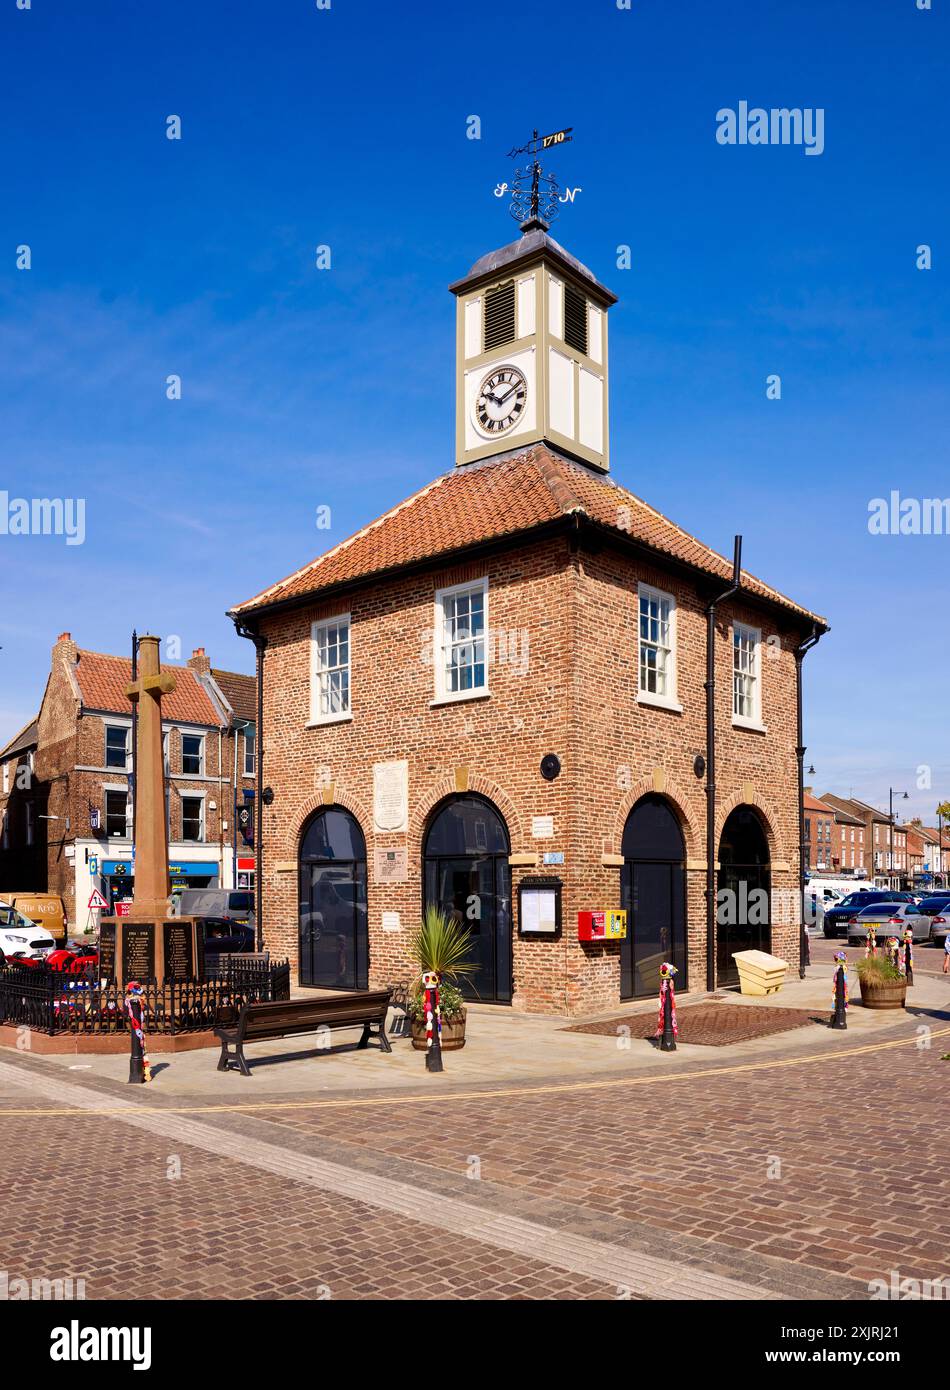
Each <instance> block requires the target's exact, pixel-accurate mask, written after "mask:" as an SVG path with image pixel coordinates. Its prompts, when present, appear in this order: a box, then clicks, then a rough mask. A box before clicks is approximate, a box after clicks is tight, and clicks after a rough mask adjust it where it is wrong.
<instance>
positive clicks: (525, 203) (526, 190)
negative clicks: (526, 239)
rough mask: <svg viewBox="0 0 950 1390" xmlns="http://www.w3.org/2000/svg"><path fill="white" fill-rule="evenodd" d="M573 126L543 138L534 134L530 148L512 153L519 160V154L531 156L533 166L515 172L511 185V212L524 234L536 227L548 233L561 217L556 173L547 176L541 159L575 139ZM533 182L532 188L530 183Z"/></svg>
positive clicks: (509, 155)
mask: <svg viewBox="0 0 950 1390" xmlns="http://www.w3.org/2000/svg"><path fill="white" fill-rule="evenodd" d="M573 129H574V127H573V126H570V125H569V126H567V127H565V129H564V130H555V131H553V132H552V133H551V134H550V135H539V134H538V132H537V131H534V133H533V135H532V136H531V139H530V140H529V141H528V143H527V144H526V145H521V146H520V147H519V148H518V149H512V150H509V151H508V157H509V158H510V159H515V158H517V156H518V155H519V154H528V155H531V163H530V164H525V165H522V167H521V168H520V169H516V170H515V175H514V181H513V183H512V185H511V203H510V205H509V208H508V211H509V212H510V213H511V215H512V217H513V218H514V219H515V221H516V222H517V223H519V224H520V227H521V230H522V231H523V232H531V231H534V230H535V229H536V228H537V229H540V230H541V231H542V232H545V231H547V229H548V227H549V226H550V224H551V223H552V222H553V221H554V219H555V217H557V214H558V201H559V197H560V191H561V190H560V189H559V187H558V185H557V181H556V180H555V178H554V175H553V174H546V173H545V172H544V169H543V168H542V166H541V162H540V160H539V159H538V155H539V154H540V153H541V152H542V151H543V150H550V149H553V147H554V146H555V145H566V144H568V143H569V142H570V141H571V140H572V139H573V138H574V137H573V136H572V135H571V131H572V130H573ZM529 179H530V185H529V184H528V180H529Z"/></svg>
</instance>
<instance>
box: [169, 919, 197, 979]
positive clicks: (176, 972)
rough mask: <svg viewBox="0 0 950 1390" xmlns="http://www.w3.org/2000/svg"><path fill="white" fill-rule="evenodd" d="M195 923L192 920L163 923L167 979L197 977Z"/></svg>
mask: <svg viewBox="0 0 950 1390" xmlns="http://www.w3.org/2000/svg"><path fill="white" fill-rule="evenodd" d="M194 931H195V929H194V925H193V924H192V923H191V922H190V921H185V922H182V921H174V920H173V921H171V922H163V923H162V935H163V943H162V944H163V946H164V964H165V970H164V975H163V978H164V979H166V980H193V979H194V978H195V948H194Z"/></svg>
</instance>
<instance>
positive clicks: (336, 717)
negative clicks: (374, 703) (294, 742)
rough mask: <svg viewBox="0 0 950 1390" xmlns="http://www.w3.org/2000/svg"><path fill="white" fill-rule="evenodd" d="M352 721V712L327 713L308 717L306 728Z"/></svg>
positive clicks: (320, 727) (247, 774)
mask: <svg viewBox="0 0 950 1390" xmlns="http://www.w3.org/2000/svg"><path fill="white" fill-rule="evenodd" d="M352 722H353V715H352V713H348V714H328V715H327V716H326V717H325V718H324V719H310V720H308V721H307V728H308V729H322V728H324V726H325V725H327V724H352ZM244 775H245V776H246V777H250V776H252V775H253V774H252V773H245V774H244Z"/></svg>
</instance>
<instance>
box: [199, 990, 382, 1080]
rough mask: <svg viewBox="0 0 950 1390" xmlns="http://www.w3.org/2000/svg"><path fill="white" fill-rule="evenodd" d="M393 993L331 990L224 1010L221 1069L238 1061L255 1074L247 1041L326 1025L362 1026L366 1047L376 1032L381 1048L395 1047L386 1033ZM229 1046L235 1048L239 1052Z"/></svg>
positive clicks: (218, 1028)
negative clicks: (246, 1052)
mask: <svg viewBox="0 0 950 1390" xmlns="http://www.w3.org/2000/svg"><path fill="white" fill-rule="evenodd" d="M391 997H392V990H391V989H376V990H359V991H354V992H353V993H352V994H325V995H323V997H322V998H319V997H318V998H313V999H283V1000H279V1001H278V1002H277V1003H273V1004H242V1005H241V1010H240V1013H238V1014H237V1016H236V1018H235V1016H234V1010H231V1017H230V1018H229V1017H228V1013H227V1010H222V1011H221V1012H220V1013H219V1015H218V1019H217V1022H216V1024H215V1030H214V1032H215V1036H216V1037H218V1038H220V1039H221V1056H220V1058H219V1060H218V1071H227V1070H228V1068H229V1066H230V1065H231V1064H232V1063H233V1062H237V1064H238V1067H239V1068H240V1071H241V1075H242V1076H250V1074H251V1069H250V1067H249V1066H248V1064H247V1060H246V1059H245V1056H244V1044H245V1043H249V1042H265V1041H267V1040H268V1039H270V1038H288V1037H294V1036H296V1035H297V1034H298V1033H315V1032H316V1031H317V1030H318V1029H320V1028H360V1027H361V1028H362V1029H363V1036H362V1037H361V1038H360V1040H359V1043H358V1046H359V1047H365V1046H366V1044H367V1043H368V1042H369V1040H370V1038H371V1037H376V1038H377V1039H378V1041H379V1046H380V1050H381V1051H383V1052H392V1048H391V1047H390V1045H389V1039H388V1038H387V1037H386V1011H387V1009H388V1008H389V1001H390V999H391ZM374 1028H375V1029H376V1032H375V1034H374V1033H373V1031H372V1030H373V1029H374ZM229 1047H233V1048H234V1055H233V1056H231V1054H230V1053H229V1051H228V1048H229Z"/></svg>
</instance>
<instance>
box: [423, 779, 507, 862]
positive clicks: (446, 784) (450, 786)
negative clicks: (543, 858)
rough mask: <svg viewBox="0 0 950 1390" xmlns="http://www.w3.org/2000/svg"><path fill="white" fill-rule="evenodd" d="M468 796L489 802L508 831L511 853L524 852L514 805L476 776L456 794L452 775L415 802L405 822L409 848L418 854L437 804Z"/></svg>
mask: <svg viewBox="0 0 950 1390" xmlns="http://www.w3.org/2000/svg"><path fill="white" fill-rule="evenodd" d="M472 792H474V793H476V794H477V795H478V796H483V797H484V798H485V800H486V801H490V802H491V803H492V805H493V806H494V807H495V809H496V810H497V811H498V812H499V814H500V815H501V817H502V819H503V820H504V822H505V824H506V825H507V827H508V838H509V840H510V841H511V851H512V853H513V854H514V853H516V852H517V851H518V850H520V849H524V848H525V835H524V826H523V825H522V821H521V816H520V815H519V814H518V811H517V809H516V808H515V804H514V802H513V801H512V800H511V798H510V797H509V796H508V795H507V793H506V792H504V791H502V789H501V787H499V785H498V783H497V782H492V781H491V780H490V779H489V778H488V777H482V776H481V775H480V774H478V773H476V774H475V775H474V776H473V777H470V778H469V783H468V786H467V787H466V789H465V791H464V792H460V791H459V790H458V787H457V786H456V785H455V777H454V776H452V775H447V776H445V777H442V778H440V780H439V781H438V782H436V783H435V785H434V786H433V787H432V788H431V789H430V790H429V792H428V793H427V795H426V796H425V797H423V799H422V800H421V801H419V802H417V804H416V808H415V810H414V811H413V813H412V815H411V817H410V819H409V835H408V839H409V844H410V845H411V846H418V848H419V852H420V854H421V852H422V841H423V837H424V835H425V831H426V827H427V825H428V823H429V819H430V817H431V815H432V812H433V811H434V810H435V808H436V807H437V806H438V805H439V803H440V802H442V801H446V800H448V798H449V797H452V796H467V795H469V794H470V793H472Z"/></svg>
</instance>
